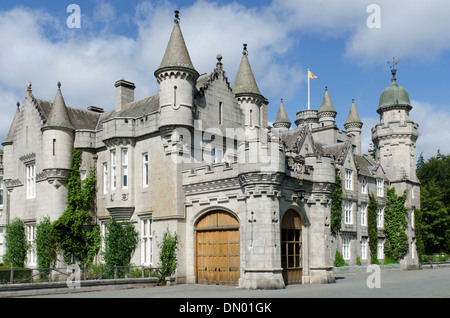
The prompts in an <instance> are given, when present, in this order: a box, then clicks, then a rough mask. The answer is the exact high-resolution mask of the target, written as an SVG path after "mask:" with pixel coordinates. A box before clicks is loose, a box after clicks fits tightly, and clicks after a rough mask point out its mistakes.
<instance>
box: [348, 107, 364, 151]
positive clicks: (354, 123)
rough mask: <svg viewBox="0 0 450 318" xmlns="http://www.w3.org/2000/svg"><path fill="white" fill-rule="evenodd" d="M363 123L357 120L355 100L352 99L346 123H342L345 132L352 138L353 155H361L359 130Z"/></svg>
mask: <svg viewBox="0 0 450 318" xmlns="http://www.w3.org/2000/svg"><path fill="white" fill-rule="evenodd" d="M362 126H363V122H362V121H361V119H359V116H358V112H357V111H356V106H355V99H352V106H350V112H349V113H348V117H347V121H346V122H345V123H344V127H345V130H347V132H348V133H350V134H351V135H352V136H353V144H354V146H355V154H357V155H361V128H362Z"/></svg>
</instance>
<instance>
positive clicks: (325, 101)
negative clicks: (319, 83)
mask: <svg viewBox="0 0 450 318" xmlns="http://www.w3.org/2000/svg"><path fill="white" fill-rule="evenodd" d="M336 114H337V112H336V110H335V109H334V107H333V103H332V102H331V98H330V95H329V94H328V87H327V86H325V93H324V94H323V98H322V103H321V104H320V108H319V111H318V112H317V116H318V117H319V126H322V127H324V126H334V122H335V118H336Z"/></svg>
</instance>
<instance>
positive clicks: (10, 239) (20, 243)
mask: <svg viewBox="0 0 450 318" xmlns="http://www.w3.org/2000/svg"><path fill="white" fill-rule="evenodd" d="M5 245H6V253H5V255H4V256H3V260H4V261H5V262H6V264H8V265H10V264H13V266H15V267H24V264H25V259H26V257H27V250H28V247H29V246H28V243H27V238H26V235H25V225H24V223H23V221H22V220H20V219H18V218H15V219H14V220H13V221H12V222H11V223H10V224H9V225H8V226H7V227H6V238H5Z"/></svg>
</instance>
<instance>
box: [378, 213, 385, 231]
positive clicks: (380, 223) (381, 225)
mask: <svg viewBox="0 0 450 318" xmlns="http://www.w3.org/2000/svg"><path fill="white" fill-rule="evenodd" d="M383 223H384V222H383V208H378V209H377V227H381V228H382V227H383V225H384V224H383Z"/></svg>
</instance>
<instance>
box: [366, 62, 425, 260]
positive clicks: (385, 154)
mask: <svg viewBox="0 0 450 318" xmlns="http://www.w3.org/2000/svg"><path fill="white" fill-rule="evenodd" d="M395 65H396V63H395V62H394V63H393V66H392V67H391V72H392V79H391V85H389V86H388V87H387V88H386V89H384V90H383V92H382V93H381V95H380V100H379V103H378V109H377V113H378V114H380V123H379V124H377V125H376V126H375V127H373V128H372V141H373V144H374V146H375V150H376V160H377V163H378V164H379V165H381V167H382V168H383V170H384V172H385V174H386V177H387V179H388V181H389V184H390V185H389V186H390V187H394V188H395V190H396V191H395V192H396V193H397V195H402V194H403V193H404V191H405V190H406V191H407V199H406V202H405V206H406V207H407V208H408V210H409V212H408V217H407V219H408V221H409V224H408V228H407V230H406V233H407V236H408V244H409V251H408V254H407V255H406V256H405V257H404V258H403V259H402V260H401V261H400V263H401V264H402V266H403V267H404V268H416V267H417V266H418V258H417V253H416V246H415V232H414V227H413V225H412V224H413V223H412V222H411V220H413V219H414V210H415V209H420V183H419V180H418V179H417V176H416V160H415V148H416V140H417V138H418V137H419V131H418V127H419V125H418V124H416V123H414V122H412V121H411V120H410V119H409V112H410V111H411V109H412V108H413V107H412V105H411V101H410V99H409V94H408V91H407V90H406V89H405V88H404V87H402V86H400V85H398V84H397V79H396V78H395V74H396V71H397V70H396V69H395ZM385 184H386V183H385ZM383 188H384V189H383V191H382V195H383V196H384V195H385V193H386V192H385V190H386V189H385V188H387V187H383ZM377 195H378V193H377Z"/></svg>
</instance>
